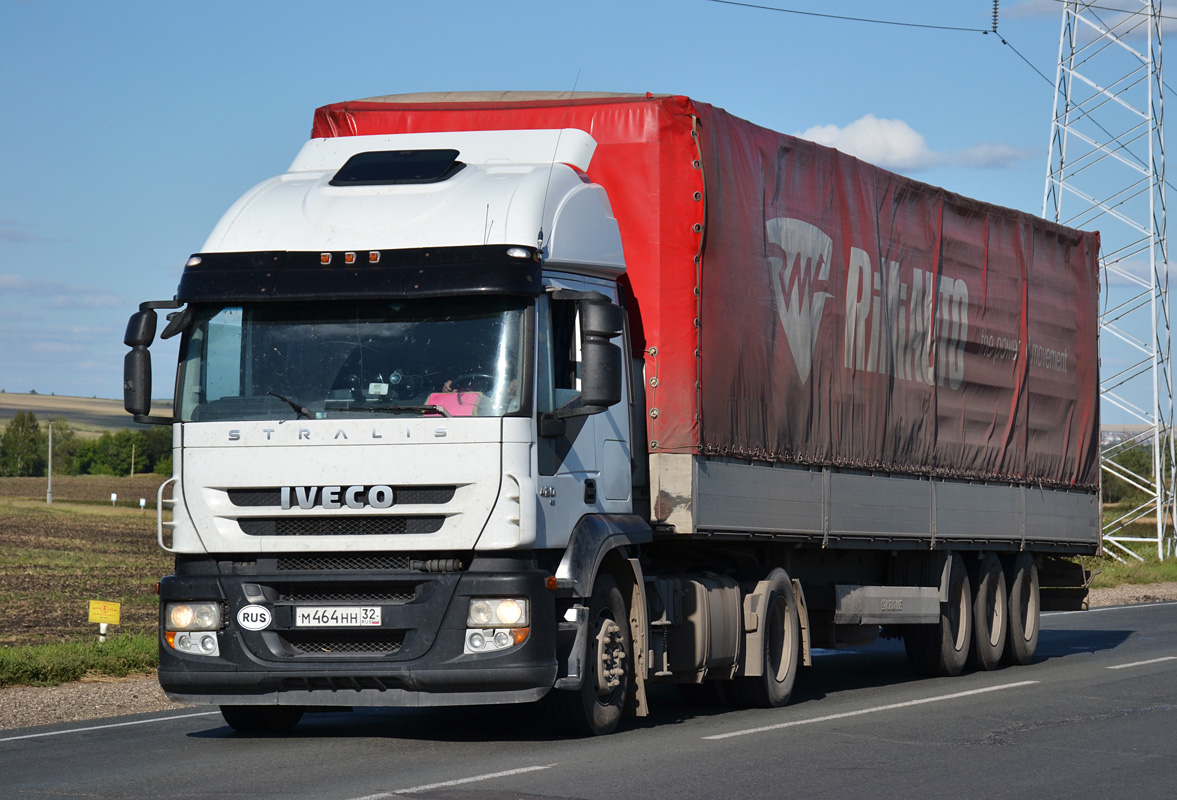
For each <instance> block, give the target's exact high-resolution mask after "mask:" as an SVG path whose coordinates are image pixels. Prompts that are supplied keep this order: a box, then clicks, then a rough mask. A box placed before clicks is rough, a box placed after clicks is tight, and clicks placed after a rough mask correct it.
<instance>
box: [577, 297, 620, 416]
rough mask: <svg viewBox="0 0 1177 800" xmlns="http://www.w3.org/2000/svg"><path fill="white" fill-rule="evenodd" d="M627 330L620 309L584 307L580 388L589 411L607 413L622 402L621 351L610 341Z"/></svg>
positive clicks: (596, 304) (593, 302)
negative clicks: (594, 409) (606, 411)
mask: <svg viewBox="0 0 1177 800" xmlns="http://www.w3.org/2000/svg"><path fill="white" fill-rule="evenodd" d="M624 327H625V312H623V311H622V310H621V307H620V306H616V305H614V304H613V303H609V302H602V301H599V300H587V301H585V302H583V303H581V305H580V337H581V343H580V357H581V375H580V386H581V397H582V398H583V399H584V404H585V406H586V407H589V408H597V409H600V410H601V411H604V410H605V409H606V408H609V407H610V406H613V405H616V404H617V403H619V402H621V368H622V359H621V348H620V347H618V346H617V345H615V344H613V343H612V342H611V341H609V340H610V339H612V338H613V337H615V336H620V335H621V332H622V330H623V329H624Z"/></svg>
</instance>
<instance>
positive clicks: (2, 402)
mask: <svg viewBox="0 0 1177 800" xmlns="http://www.w3.org/2000/svg"><path fill="white" fill-rule="evenodd" d="M18 411H32V412H33V413H34V414H36V415H37V421H38V422H40V423H42V424H44V423H45V422H48V421H49V419H50V418H51V417H55V416H58V415H60V416H63V417H65V418H66V420H67V421H68V422H69V424H70V426H71V427H73V429H74V430H75V431H77V432H78V433H79V434H80V435H82V436H99V435H101V434H102V433H104V432H105V431H111V432H114V431H119V430H122V429H123V428H147V427H149V426H147V425H139V424H137V423H136V422H135V421H134V420H133V419H131V415H130V414H128V413H127V412H126V411H124V410H123V401H122V400H108V399H105V398H101V397H67V396H64V395H62V396H58V395H51V394H19V393H16V392H0V428H2V427H3V426H5V425H7V424H8V422H9V421H10V420H11V419H12V418H13V417H14V416H16V413H17V412H18ZM170 412H171V403H170V402H169V401H161V400H153V401H152V402H151V413H153V414H168V413H170Z"/></svg>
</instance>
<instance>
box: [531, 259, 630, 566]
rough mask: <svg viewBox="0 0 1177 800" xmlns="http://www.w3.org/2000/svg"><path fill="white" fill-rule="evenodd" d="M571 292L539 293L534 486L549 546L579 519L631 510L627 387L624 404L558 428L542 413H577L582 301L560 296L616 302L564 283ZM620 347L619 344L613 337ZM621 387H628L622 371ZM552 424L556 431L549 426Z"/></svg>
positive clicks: (589, 286)
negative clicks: (579, 295) (587, 296)
mask: <svg viewBox="0 0 1177 800" xmlns="http://www.w3.org/2000/svg"><path fill="white" fill-rule="evenodd" d="M560 285H561V287H565V288H567V289H569V290H572V291H571V292H562V293H551V292H549V293H545V295H544V296H542V297H541V298H540V299H539V302H538V304H537V313H538V315H539V320H538V324H537V326H536V332H537V335H536V344H537V348H538V352H537V359H536V366H537V369H536V411H537V424H538V426H539V427H538V432H539V434H540V435H539V436H538V437H537V446H536V471H535V475H536V485H537V491H538V494H539V504H540V510H539V515H538V518H539V519H540V520H542V527H541V530H540V531H539V532H538V533H539V536H540V537H543V539H544V540H546V541H547V542H548V543H550V544H553V545H555V544H557V543H561V542H563V541H566V538H567V536H568V534H569V532H570V531H571V530H572V529H573V527H575V525H576V523H577V521H579V520H580V518H581V517H582V516H584V515H585V514H608V513H615V514H623V513H630V511H631V509H632V499H631V494H632V474H631V473H632V470H631V459H630V453H631V448H630V442H629V438H630V435H629V430H630V429H629V423H628V403H627V402H625V398H628V397H629V392H628V387H627V386H626V385H624V383H623V386H622V394H621V396H622V398H623V400H622V402H619V403H616V404H615V405H613V406H611V407H610V408H608V409H607V410H605V411H604V412H601V413H597V414H587V415H578V416H568V417H565V418H563V419H561V420H559V421H558V422H556V421H554V420H550V419H549V424H548V425H547V426H545V418H544V415H545V414H549V415H550V414H552V413H554V412H556V411H557V410H559V409H574V408H578V407H582V406H583V404H582V402H581V379H580V376H581V369H582V352H581V351H582V347H581V344H582V339H581V325H580V319H581V313H582V311H581V302H582V301H580V300H576V299H561V294H564V295H567V294H572V293H588V292H601V293H604V294H606V296H608V297H610V299H611V300H614V301H616V294H615V292H614V291H611V290H610V289H609V288H608V287H604V288H603V287H602V286H600V285H598V284H594V283H590V282H588V281H572V280H567V279H562V280H561V281H560ZM617 341H618V343H620V341H621V339H620V337H619V338H618V340H617ZM621 372H622V380H623V382H624V381H627V380H628V374H627V372H628V371H627V370H624V369H623V370H622V371H621ZM553 423H554V424H553Z"/></svg>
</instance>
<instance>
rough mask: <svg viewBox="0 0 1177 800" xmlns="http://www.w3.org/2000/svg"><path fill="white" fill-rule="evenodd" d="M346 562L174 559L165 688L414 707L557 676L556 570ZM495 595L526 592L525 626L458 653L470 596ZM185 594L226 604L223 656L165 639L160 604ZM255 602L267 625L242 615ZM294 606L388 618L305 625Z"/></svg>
mask: <svg viewBox="0 0 1177 800" xmlns="http://www.w3.org/2000/svg"><path fill="white" fill-rule="evenodd" d="M292 565H293V566H292ZM341 565H342V566H348V567H352V568H351V569H335V568H323V566H324V565H323V564H322V563H320V564H310V565H307V564H306V563H305V558H304V557H295V558H290V559H285V558H283V557H281V556H276V557H264V558H259V559H258V560H257V561H249V562H231V561H219V562H218V561H214V560H212V559H208V560H196V561H183V562H180V563H177V574H175V575H172V576H169V577H168V578H165V579H164V580H163V581H162V582H161V584H160V609H161V625H160V631H161V640H160V665H159V680H160V684H161V686H162V687H163V689H164V691H165V692H166V693H167V695H168V696H169V697H170V698H172V699H174V700H178V701H181V702H187V703H200V704H218V705H240V704H248V705H265V704H281V705H298V706H344V707H347V706H406V707H411V706H438V705H474V704H487V703H510V702H526V701H529V700H535V699H538V698H540V697H542V696H543V695H544V694H546V693H547V692H548V691H549V690H550V689H551V687H552V685H553V683H554V682H555V680H556V677H557V659H556V649H557V648H556V639H557V622H556V611H555V608H556V599H555V594H554V593H553V592H551V591H549V590H548V589H547V588H546V587H545V579H547V578H548V577H549V576H550V573H548V572H545V571H543V570H539V569H535V568H534V567H528V566H526V565H524V566H522V567H508V568H507V569H502V566H503V565H502V564H501V563H491V564H490V565H489V566H486V565H484V566H481V567H480V565H479V561H478V560H477V559H475V561H474V563H473V564H472V565H471V567H470V569H468V570H465V571H462V572H440V573H434V572H427V571H423V570H421V569H413V568H411V567H410V568H403V567H404V565H403V564H398V563H392V562H389V561H388V560H387V558H382V557H381V556H372V557H371V558H370V559H366V558H364V557H363V556H351V555H350V554H349V556H348V557H347V558H346V559H343V560H342V561H340V562H338V563H329V564H327V565H326V566H327V567H338V566H341ZM397 567H402V568H397ZM489 567H495V568H493V569H492V568H489ZM496 596H497V597H503V596H507V597H526V598H527V599H528V600H529V605H530V610H531V625H530V634H529V635H528V637H527V639H526V640H525V641H523V642H522V643H520V644H518V645H515V646H514V647H511V648H508V649H505V650H500V651H496V652H488V653H479V654H465V653H463V647H464V644H465V634H466V615H467V611H468V608H469V604H470V599H471V598H473V597H496ZM187 600H216V601H219V602H221V603H222V604H223V610H224V617H225V622H224V625H223V627H222V629H221V630H220V631H219V632H218V633H217V638H218V645H219V655H216V656H197V655H189V654H186V653H182V652H179V651H177V650H174V649H173V648H172V647H170V646H169V645H168V644H167V643H166V641H165V640H164V638H163V631H164V625H163V619H162V614H163V609H164V608H166V606H167V604H168V603H170V602H177V601H187ZM249 605H255V606H256V605H262V606H264V607H266V608H267V609H269V610H270V612H271V617H272V622H271V623H270V625H269V626H268V627H267V628H266V629H264V630H261V631H250V630H247V629H245V628H243V627H242V626H241V625H240V624H239V623H238V620H237V612H238V610H239V609H241V608H243V607H245V606H249ZM299 605H329V606H359V605H377V606H379V607H380V608H381V624H380V626H379V627H365V628H347V627H341V628H326V629H324V628H299V627H298V626H296V625H295V624H294V622H295V617H294V609H295V607H297V606H299Z"/></svg>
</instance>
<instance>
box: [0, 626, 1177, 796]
mask: <svg viewBox="0 0 1177 800" xmlns="http://www.w3.org/2000/svg"><path fill="white" fill-rule="evenodd" d="M1175 778H1177V603H1163V604H1155V605H1147V606H1123V607H1112V608H1105V609H1096V610H1093V611H1087V612H1080V613H1073V614H1050V615H1045V616H1044V617H1043V630H1042V635H1041V639H1040V643H1039V649H1038V657H1037V659H1036V661H1035V663H1033V664H1031V665H1029V666H1025V667H1020V668H1010V669H1001V670H997V671H995V672H989V673H971V674H966V675H963V676H961V677H958V678H951V679H922V680H921V679H916V678H914V677H913V676H912V675H911V673H910V672H909V671H908V669H907V664H906V659H905V658H904V655H903V649H902V645H901V644H897V643H895V642H881V643H879V644H878V645H876V646H874V647H872V648H869V649H864V650H862V651H857V652H846V651H843V652H838V653H821V654H819V655H818V656H817V657H816V658H815V666H814V667H813V668H810V669H805V670H802V672H801V674H800V676H799V678H798V682H797V689H796V693H795V700H794V702H793V703H792V704H790V705H789V706H788V707H787V708H783V709H776V710H753V711H736V710H731V709H699V708H694V707H691V706H688V705H685V704H684V703H682V702H681V701H679V699H678V696H677V693H674V692H670V693H664V692H659V693H658V695H657V696H656V697H655V708H654V716H652V717H651V718H649V719H646V720H640V721H637V722H634V723H631V724H629V725H627V726H626V727H625V728H624V729H623V730H621V731H620V732H619V733H617V734H614V735H613V736H609V737H604V738H602V739H594V740H569V739H563V740H562V739H553V738H552V737H551V736H550V735H549V734H548V733H547V730H546V728H545V726H544V724H543V722H542V719H541V718H540V717H539V715H538V714H537V713H535V712H534V711H533V710H532V709H529V708H515V707H502V708H485V707H484V708H474V709H445V710H430V711H374V712H369V711H361V712H356V713H352V714H341V713H329V714H314V715H309V716H307V717H305V718H304V719H303V722H302V723H300V725H299V726H298V728H297V729H296V733H295V735H293V736H290V737H286V738H277V739H266V738H248V737H243V736H239V735H235V734H233V733H232V732H231V731H230V729H229V728H227V727H226V726H225V725H224V724H223V722H222V721H221V718H220V715H219V714H218V713H217V712H216V711H215V710H213V709H192V710H190V711H181V712H168V713H164V714H154V715H145V716H137V717H123V718H119V719H110V720H102V721H91V722H87V723H76V724H71V725H61V726H52V727H46V728H27V729H18V730H10V731H3V732H0V798H4V800H9V799H10V798H11V799H13V800H16V799H19V798H36V799H37V800H50V799H51V798H71V799H72V798H79V797H83V798H157V797H168V798H210V799H213V798H215V799H216V800H221V799H222V798H283V799H284V800H287V799H294V798H315V800H359V799H360V798H363V799H364V800H377V799H379V800H385V799H386V798H396V797H399V796H405V797H414V798H435V799H436V798H445V799H446V800H455V799H456V798H481V799H482V800H496V799H500V798H520V799H522V798H529V799H530V798H602V800H617V799H618V798H631V797H632V798H637V797H640V798H642V799H643V800H662V799H663V798H667V799H669V798H712V797H714V798H720V797H723V798H727V797H734V798H739V800H752V799H753V798H780V797H786V796H791V795H796V796H800V797H805V798H822V797H838V798H848V797H866V796H870V797H872V798H890V797H895V798H904V800H907V798H912V797H929V798H935V797H947V796H952V797H958V798H990V797H1010V796H1018V797H1052V798H1056V797H1131V798H1153V797H1156V798H1168V797H1172V796H1174V793H1175V791H1177V789H1175V788H1174V779H1175Z"/></svg>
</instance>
